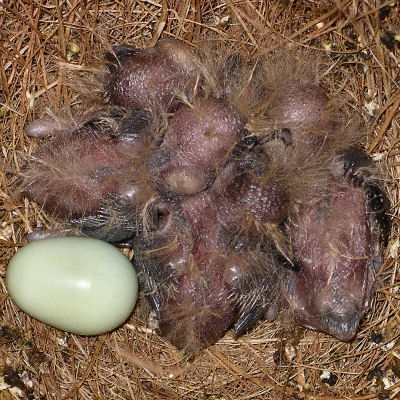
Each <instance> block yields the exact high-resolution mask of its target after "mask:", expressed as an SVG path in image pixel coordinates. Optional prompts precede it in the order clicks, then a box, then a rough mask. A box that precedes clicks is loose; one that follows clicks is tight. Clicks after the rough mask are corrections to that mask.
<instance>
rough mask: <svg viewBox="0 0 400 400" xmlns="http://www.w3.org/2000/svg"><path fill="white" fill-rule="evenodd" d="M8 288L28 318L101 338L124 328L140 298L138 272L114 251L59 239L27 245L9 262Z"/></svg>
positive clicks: (79, 240) (90, 241)
mask: <svg viewBox="0 0 400 400" xmlns="http://www.w3.org/2000/svg"><path fill="white" fill-rule="evenodd" d="M6 286H7V290H8V293H9V294H10V296H11V298H12V299H13V301H14V302H15V303H16V304H17V305H18V306H19V307H20V308H21V309H22V310H23V311H25V312H26V313H27V314H29V315H31V316H32V317H35V318H36V319H38V320H40V321H42V322H45V323H46V324H49V325H51V326H54V327H56V328H58V329H61V330H64V331H67V332H72V333H76V334H80V335H99V334H101V333H104V332H108V331H111V330H113V329H114V328H116V327H118V326H119V325H120V324H122V323H123V322H124V321H125V320H126V319H127V318H128V316H129V315H130V313H131V312H132V310H133V307H134V306H135V303H136V300H137V295H138V283H137V277H136V272H135V270H134V268H133V265H132V263H131V262H130V261H129V259H128V258H127V257H126V256H125V255H124V254H122V253H121V252H120V251H119V250H118V249H116V248H115V247H114V246H112V245H110V244H108V243H105V242H102V241H101V240H97V239H90V238H81V237H59V238H50V239H42V240H38V241H35V242H31V243H29V244H27V245H26V246H24V247H23V248H22V249H20V250H19V251H18V252H17V253H16V254H15V255H14V256H13V257H12V259H11V261H10V263H9V265H8V269H7V278H6Z"/></svg>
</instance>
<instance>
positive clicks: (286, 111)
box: [269, 83, 332, 146]
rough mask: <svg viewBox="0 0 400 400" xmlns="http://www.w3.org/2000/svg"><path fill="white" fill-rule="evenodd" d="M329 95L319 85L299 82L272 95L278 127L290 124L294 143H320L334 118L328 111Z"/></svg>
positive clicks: (273, 116)
mask: <svg viewBox="0 0 400 400" xmlns="http://www.w3.org/2000/svg"><path fill="white" fill-rule="evenodd" d="M328 100H329V99H328V97H327V96H326V94H325V93H324V92H323V91H322V89H321V88H320V87H319V86H318V85H311V84H306V85H299V84H295V83H294V84H293V85H291V86H288V87H285V88H282V90H281V91H280V93H275V94H273V95H272V100H271V105H270V108H269V115H270V119H271V122H272V123H273V124H275V126H276V127H277V128H280V129H282V128H287V129H289V130H290V131H291V133H292V140H293V143H294V145H299V146H303V145H305V144H313V145H320V144H322V142H323V140H324V129H321V128H325V129H326V128H330V125H329V124H331V123H332V121H331V120H330V119H329V115H328V114H327V113H326V108H327V105H328Z"/></svg>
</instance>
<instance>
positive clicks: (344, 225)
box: [286, 181, 382, 341]
mask: <svg viewBox="0 0 400 400" xmlns="http://www.w3.org/2000/svg"><path fill="white" fill-rule="evenodd" d="M290 235H291V238H292V243H293V252H294V257H295V258H296V259H297V261H298V263H299V265H300V268H301V272H300V273H297V274H296V273H292V272H289V278H288V283H287V293H286V296H287V297H288V300H289V303H290V306H291V308H292V310H293V315H294V317H295V319H296V321H297V323H299V324H301V325H305V326H307V327H311V328H313V329H317V330H320V331H322V332H326V333H329V334H331V335H333V336H336V337H337V338H339V339H341V340H345V341H347V340H351V339H353V338H354V336H355V334H356V330H357V328H358V324H359V321H360V319H361V318H362V317H363V316H364V315H365V313H366V312H367V310H368V308H369V306H370V302H371V297H372V294H373V290H374V288H375V273H376V270H377V268H378V267H379V266H380V265H381V262H382V254H381V249H379V247H378V249H377V248H376V245H377V237H376V235H375V234H374V232H373V231H371V228H370V226H369V221H368V204H367V198H366V194H365V191H364V190H363V189H361V188H356V187H352V186H349V185H348V184H346V183H345V182H340V181H339V182H337V181H336V182H335V181H333V182H332V190H331V192H330V195H329V196H327V197H326V198H325V199H321V201H319V202H318V203H317V204H314V205H308V206H305V207H303V208H302V209H301V210H300V212H299V214H298V216H297V218H296V219H295V221H293V224H292V226H291V230H290ZM374 236H375V237H374Z"/></svg>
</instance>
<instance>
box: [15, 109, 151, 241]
mask: <svg viewBox="0 0 400 400" xmlns="http://www.w3.org/2000/svg"><path fill="white" fill-rule="evenodd" d="M37 121H38V120H37ZM37 121H35V122H34V124H35V129H36V128H37V127H38V122H37ZM41 124H42V126H39V127H40V130H41V131H42V132H45V131H46V130H47V129H49V126H48V125H47V122H46V120H43V121H41ZM50 126H52V125H50ZM30 128H31V127H30V126H28V128H27V130H28V132H30V131H31V129H30ZM152 128H153V127H152V124H151V121H150V119H149V115H148V114H147V113H146V112H142V111H132V112H130V113H125V111H124V110H123V109H112V110H101V111H100V112H99V114H98V115H96V116H93V115H88V117H87V119H86V120H82V125H81V126H80V127H78V128H76V129H73V130H71V131H57V132H56V133H57V135H56V136H55V137H54V138H53V139H52V140H50V141H49V142H48V143H47V144H46V145H45V146H43V147H42V148H41V149H40V150H39V151H38V152H37V153H36V154H35V157H34V158H33V159H32V160H31V161H30V163H29V164H28V165H27V166H25V167H24V168H23V173H22V176H21V186H22V188H23V191H24V194H25V195H26V196H28V197H30V198H32V199H35V201H37V202H38V203H40V204H41V205H42V206H43V208H44V209H45V210H46V211H47V212H49V213H50V214H52V215H54V216H56V217H59V218H63V219H68V220H70V221H72V224H73V225H75V226H77V227H79V228H80V229H81V230H82V231H83V233H85V234H88V235H89V236H92V237H97V238H100V239H104V240H107V241H110V242H119V241H123V240H127V239H128V238H130V237H132V236H133V235H134V234H135V232H136V229H137V227H136V225H137V218H138V216H137V209H140V208H141V207H142V206H143V204H144V203H145V202H146V201H147V199H148V198H149V197H151V196H152V193H153V188H152V185H151V179H150V177H149V174H148V173H147V171H145V170H144V169H143V164H144V163H145V160H147V157H148V153H149V151H150V149H151V142H152V133H151V132H152ZM50 133H51V131H50ZM53 133H54V132H53Z"/></svg>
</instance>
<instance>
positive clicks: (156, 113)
mask: <svg viewBox="0 0 400 400" xmlns="http://www.w3.org/2000/svg"><path fill="white" fill-rule="evenodd" d="M285 57H286V58H281V59H279V60H278V58H276V59H275V60H272V61H271V59H269V58H268V57H267V56H261V57H260V58H259V59H257V61H256V62H246V60H245V59H244V58H243V57H241V56H240V55H239V54H237V53H233V54H232V53H229V52H224V51H223V50H221V49H219V50H214V51H212V50H211V49H208V50H207V51H205V50H204V51H202V50H194V49H192V48H190V47H189V46H187V45H186V44H184V43H182V42H180V41H178V40H174V39H163V40H160V41H159V42H158V43H157V45H156V46H155V47H153V48H147V49H144V50H139V49H137V48H134V47H131V46H128V45H121V46H116V47H114V48H113V51H112V52H110V53H107V54H106V56H105V65H106V67H107V72H106V73H105V74H104V75H103V76H102V78H101V79H102V85H103V86H102V87H103V90H104V97H105V99H106V101H105V104H104V106H102V107H100V108H97V109H95V110H94V111H93V110H92V111H90V112H87V113H82V114H79V115H76V117H75V118H74V119H73V120H72V121H68V120H62V119H57V120H51V119H38V120H36V121H34V122H32V123H31V124H30V125H28V127H27V128H26V133H27V134H28V135H29V136H37V137H41V136H54V137H53V139H51V140H50V141H49V142H48V143H47V144H45V145H44V146H43V147H41V148H40V150H39V151H38V152H37V153H36V154H35V155H34V156H33V157H32V158H31V160H30V161H29V162H28V163H27V164H26V165H25V166H24V168H23V171H22V173H21V187H22V190H23V193H24V194H25V195H26V196H28V197H29V198H30V199H32V200H34V201H36V202H37V203H39V204H40V205H42V206H43V208H44V210H45V211H47V212H49V213H51V214H52V215H54V216H55V217H58V218H61V219H63V220H65V221H66V222H68V223H69V224H71V225H73V226H74V227H76V228H78V229H79V232H80V234H82V235H88V236H91V237H95V238H100V239H102V240H106V241H108V242H111V243H115V244H117V245H127V246H130V247H131V248H133V249H134V259H133V263H134V265H135V267H136V268H137V270H138V272H139V281H140V285H141V289H142V292H143V293H144V295H145V296H146V298H147V300H148V302H149V304H150V306H151V307H152V308H153V310H154V311H155V313H156V316H157V321H158V331H159V333H160V334H161V335H162V336H164V337H166V338H167V339H168V340H169V341H170V342H172V343H173V344H174V345H175V346H176V347H178V348H180V349H185V350H186V351H188V352H190V353H194V354H196V353H198V352H199V351H201V350H202V349H203V348H205V347H207V346H209V345H211V344H213V343H215V342H216V341H218V340H219V339H220V338H221V337H222V336H223V335H224V334H225V332H226V331H227V330H228V329H229V328H231V327H233V332H234V335H235V336H236V337H237V336H239V335H241V334H243V333H244V332H246V331H247V330H248V329H250V328H251V327H252V326H253V325H254V324H255V323H257V321H259V320H260V319H269V320H271V319H274V318H276V317H277V316H278V315H279V314H282V313H283V314H285V315H287V314H288V313H289V314H290V315H291V316H292V318H293V319H294V320H295V321H296V323H298V324H301V325H303V326H306V327H310V328H313V329H317V330H320V331H323V332H327V333H330V334H332V335H333V336H336V337H337V338H339V339H341V340H351V339H352V338H353V337H354V336H355V334H356V330H357V327H358V324H359V321H360V319H361V318H362V317H363V316H364V315H365V313H366V311H367V310H368V308H369V306H370V302H371V297H372V295H373V293H374V289H375V274H376V272H377V270H378V269H379V268H380V266H381V264H382V250H383V247H384V245H385V244H386V241H387V237H388V233H389V227H390V220H389V217H388V215H387V213H388V209H389V203H388V200H387V197H386V194H385V192H384V190H383V188H382V186H381V184H380V178H379V173H378V172H377V169H376V168H375V166H374V165H373V162H372V160H371V159H370V158H369V157H368V156H367V155H366V154H365V153H364V152H363V150H362V149H361V148H359V147H358V146H357V143H359V140H360V136H359V133H358V130H357V129H356V128H354V127H353V128H352V125H351V123H349V122H348V121H345V119H344V118H343V115H342V114H341V113H340V112H337V110H335V109H334V107H332V104H331V102H330V101H329V99H328V97H327V96H326V95H325V93H324V92H323V90H322V89H321V88H320V87H319V86H318V85H317V84H315V83H314V82H313V81H312V79H310V78H309V76H306V77H304V76H302V75H301V73H300V74H298V75H296V73H294V72H293V74H292V76H290V73H289V72H287V71H289V70H290V68H292V65H296V62H297V61H296V59H297V57H298V54H296V53H294V54H292V55H285ZM277 60H278V61H279V62H278V61H277ZM284 64H286V66H285V67H283V65H284ZM294 70H295V67H293V71H294ZM43 235H44V234H43V233H40V232H39V233H37V234H36V236H37V237H41V236H43Z"/></svg>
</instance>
